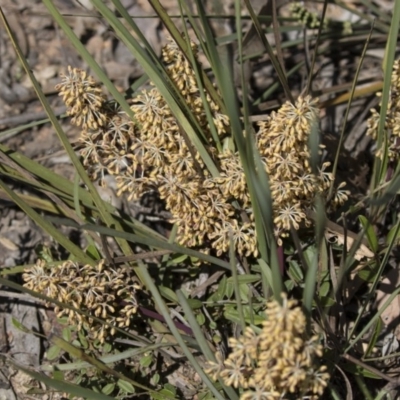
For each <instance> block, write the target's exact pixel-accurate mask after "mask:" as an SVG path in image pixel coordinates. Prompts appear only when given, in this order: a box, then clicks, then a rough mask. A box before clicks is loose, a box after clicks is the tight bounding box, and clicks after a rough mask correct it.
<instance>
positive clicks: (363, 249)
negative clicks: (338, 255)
mask: <svg viewBox="0 0 400 400" xmlns="http://www.w3.org/2000/svg"><path fill="white" fill-rule="evenodd" d="M325 236H326V238H327V239H328V240H332V238H334V239H335V243H337V244H338V245H340V246H343V245H344V235H343V234H341V233H339V232H333V231H331V230H327V231H326V232H325ZM353 243H354V239H353V238H352V237H351V236H347V238H346V245H347V251H350V249H351V246H352V245H353ZM373 256H374V253H373V252H372V251H371V250H370V249H369V248H368V247H367V246H366V245H365V244H364V243H361V244H360V247H359V248H358V249H357V251H356V252H355V254H354V258H355V259H356V260H358V261H360V260H361V259H363V258H364V257H367V258H372V257H373Z"/></svg>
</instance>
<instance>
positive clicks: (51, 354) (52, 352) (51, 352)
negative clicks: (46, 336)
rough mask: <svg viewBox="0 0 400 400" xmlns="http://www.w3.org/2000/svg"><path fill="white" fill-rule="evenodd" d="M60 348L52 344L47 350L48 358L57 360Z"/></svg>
mask: <svg viewBox="0 0 400 400" xmlns="http://www.w3.org/2000/svg"><path fill="white" fill-rule="evenodd" d="M60 350H61V349H60V348H59V347H58V346H50V347H49V349H48V350H47V352H46V358H47V359H48V360H55V359H56V358H57V357H58V356H59V354H60Z"/></svg>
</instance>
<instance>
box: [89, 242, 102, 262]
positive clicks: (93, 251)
mask: <svg viewBox="0 0 400 400" xmlns="http://www.w3.org/2000/svg"><path fill="white" fill-rule="evenodd" d="M86 254H87V255H88V256H90V257H91V258H93V260H100V259H101V255H100V253H99V251H98V250H97V248H96V246H94V245H93V244H91V245H89V246H88V247H87V249H86Z"/></svg>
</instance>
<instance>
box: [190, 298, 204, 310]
mask: <svg viewBox="0 0 400 400" xmlns="http://www.w3.org/2000/svg"><path fill="white" fill-rule="evenodd" d="M187 302H188V304H189V306H190V308H191V309H192V310H197V309H199V308H201V307H203V302H202V301H200V300H197V299H187Z"/></svg>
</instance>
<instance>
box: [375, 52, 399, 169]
mask: <svg viewBox="0 0 400 400" xmlns="http://www.w3.org/2000/svg"><path fill="white" fill-rule="evenodd" d="M377 94H378V96H381V94H382V93H377ZM371 113H372V115H371V117H370V118H369V119H368V122H367V123H368V130H367V135H369V136H371V137H372V138H373V139H374V140H377V138H378V125H379V113H378V111H376V110H375V109H374V108H373V109H371ZM384 129H385V132H386V134H387V135H388V141H387V143H385V142H384V143H382V146H385V147H386V146H387V154H388V158H389V160H390V161H398V160H399V159H400V60H396V61H395V62H394V65H393V71H392V79H391V86H390V99H389V103H388V109H387V112H386V120H385V128H384ZM384 150H385V149H384V147H382V148H380V149H378V150H377V153H376V156H377V157H380V158H383V155H384Z"/></svg>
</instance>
